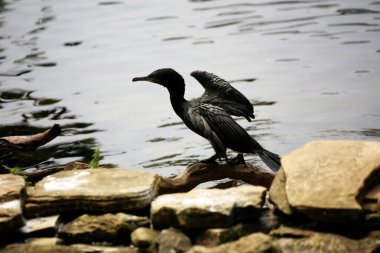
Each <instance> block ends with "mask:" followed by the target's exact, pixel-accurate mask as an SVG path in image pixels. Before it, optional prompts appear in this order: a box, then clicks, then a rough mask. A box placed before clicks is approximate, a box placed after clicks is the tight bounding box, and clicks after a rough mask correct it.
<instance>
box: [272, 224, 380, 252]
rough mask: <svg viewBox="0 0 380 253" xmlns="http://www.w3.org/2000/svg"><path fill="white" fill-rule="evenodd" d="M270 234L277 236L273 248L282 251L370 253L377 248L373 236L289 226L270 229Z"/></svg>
mask: <svg viewBox="0 0 380 253" xmlns="http://www.w3.org/2000/svg"><path fill="white" fill-rule="evenodd" d="M271 235H273V236H274V237H276V238H278V239H276V240H274V241H273V243H272V245H273V248H274V249H276V251H277V252H282V253H302V252H313V253H325V252H339V253H356V252H361V253H370V252H376V250H377V249H378V244H377V240H376V239H374V238H364V239H358V240H354V239H350V238H347V237H344V236H341V235H336V234H330V233H318V232H314V231H310V230H301V229H296V228H289V227H281V228H279V229H277V230H274V231H271Z"/></svg>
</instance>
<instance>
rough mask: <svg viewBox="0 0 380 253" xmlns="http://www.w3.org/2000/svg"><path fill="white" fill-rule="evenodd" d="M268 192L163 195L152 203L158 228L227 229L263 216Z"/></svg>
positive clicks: (249, 189) (256, 189)
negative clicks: (262, 212) (262, 210)
mask: <svg viewBox="0 0 380 253" xmlns="http://www.w3.org/2000/svg"><path fill="white" fill-rule="evenodd" d="M265 192H266V189H265V188H264V187H260V186H242V187H236V188H229V189H224V190H222V189H199V190H194V191H190V192H188V193H176V194H167V195H162V196H159V197H158V198H156V199H155V200H154V201H153V202H152V206H151V220H152V224H153V226H154V227H155V228H158V229H162V228H167V227H170V226H173V227H181V228H184V229H202V228H224V227H230V226H232V225H233V224H236V223H238V222H239V221H242V220H252V219H255V218H257V216H258V215H259V214H260V211H261V207H262V205H263V203H264V196H265Z"/></svg>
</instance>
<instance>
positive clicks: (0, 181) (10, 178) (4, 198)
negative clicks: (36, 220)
mask: <svg viewBox="0 0 380 253" xmlns="http://www.w3.org/2000/svg"><path fill="white" fill-rule="evenodd" d="M0 186H1V187H0V233H3V232H7V233H8V234H9V233H13V232H15V231H16V230H18V229H19V228H20V227H22V226H23V225H24V220H23V216H22V211H21V195H22V193H23V191H24V187H25V181H24V179H23V178H22V177H21V176H17V175H13V174H4V175H0Z"/></svg>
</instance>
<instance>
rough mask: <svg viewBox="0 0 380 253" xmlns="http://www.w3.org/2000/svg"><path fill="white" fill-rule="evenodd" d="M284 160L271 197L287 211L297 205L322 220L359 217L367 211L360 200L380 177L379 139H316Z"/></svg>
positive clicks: (346, 219)
mask: <svg viewBox="0 0 380 253" xmlns="http://www.w3.org/2000/svg"><path fill="white" fill-rule="evenodd" d="M281 163H282V169H281V170H283V171H282V172H280V173H279V177H280V178H276V180H275V181H274V183H273V185H272V187H271V190H270V197H271V199H272V201H273V202H275V203H276V205H277V207H278V208H279V209H280V210H282V211H283V212H284V213H288V214H289V213H291V211H289V210H291V209H295V210H297V211H299V212H301V213H304V214H306V215H308V216H309V217H311V218H313V219H316V220H320V221H335V222H336V221H350V220H351V221H352V220H358V219H362V218H363V213H364V212H363V208H362V206H361V203H360V202H359V201H360V200H361V199H363V194H364V192H365V190H367V189H368V188H369V187H370V184H371V183H372V182H378V181H379V180H378V178H379V174H380V142H361V141H314V142H310V143H308V144H307V145H305V146H304V147H302V148H300V149H298V150H295V151H293V152H292V153H290V154H288V155H286V156H285V157H283V159H282V160H281ZM282 173H283V175H282ZM286 200H287V202H288V203H286ZM289 207H290V208H289Z"/></svg>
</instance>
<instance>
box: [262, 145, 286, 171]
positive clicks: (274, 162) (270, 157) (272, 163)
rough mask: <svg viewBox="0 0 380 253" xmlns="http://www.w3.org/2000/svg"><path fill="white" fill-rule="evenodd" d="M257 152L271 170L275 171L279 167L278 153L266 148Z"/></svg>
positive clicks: (279, 158)
mask: <svg viewBox="0 0 380 253" xmlns="http://www.w3.org/2000/svg"><path fill="white" fill-rule="evenodd" d="M257 154H258V155H259V157H260V158H261V160H263V162H264V163H265V164H266V165H267V166H268V167H269V168H270V169H271V170H272V171H274V172H277V171H278V170H279V169H280V166H281V157H280V156H279V155H277V154H275V153H272V152H270V151H268V150H266V149H262V150H260V151H259V152H257Z"/></svg>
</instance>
